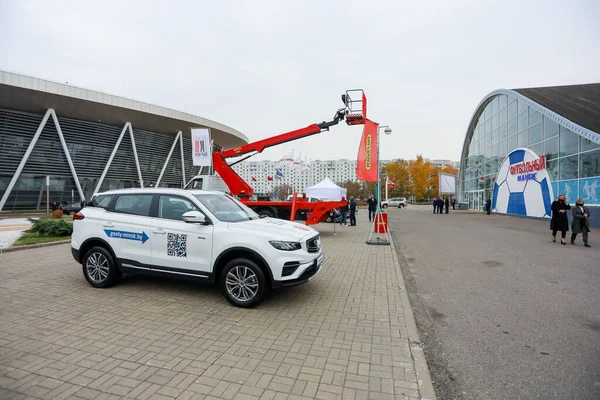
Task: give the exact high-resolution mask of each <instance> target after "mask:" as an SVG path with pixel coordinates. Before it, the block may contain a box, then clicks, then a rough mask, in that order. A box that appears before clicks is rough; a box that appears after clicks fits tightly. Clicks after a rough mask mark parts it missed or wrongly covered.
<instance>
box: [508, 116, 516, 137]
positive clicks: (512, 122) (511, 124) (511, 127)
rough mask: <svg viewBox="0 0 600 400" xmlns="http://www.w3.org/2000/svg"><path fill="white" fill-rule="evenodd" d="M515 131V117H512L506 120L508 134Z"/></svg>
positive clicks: (510, 134) (512, 133)
mask: <svg viewBox="0 0 600 400" xmlns="http://www.w3.org/2000/svg"><path fill="white" fill-rule="evenodd" d="M516 133H517V119H516V118H513V119H511V120H510V121H508V136H509V137H510V136H512V135H514V134H516Z"/></svg>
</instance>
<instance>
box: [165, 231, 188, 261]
mask: <svg viewBox="0 0 600 400" xmlns="http://www.w3.org/2000/svg"><path fill="white" fill-rule="evenodd" d="M167 255H169V256H173V257H187V235H183V234H181V235H180V234H177V233H168V234H167Z"/></svg>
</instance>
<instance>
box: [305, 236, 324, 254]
mask: <svg viewBox="0 0 600 400" xmlns="http://www.w3.org/2000/svg"><path fill="white" fill-rule="evenodd" d="M306 249H307V250H308V252H309V253H318V252H319V250H320V249H321V240H320V238H319V235H317V236H315V237H312V238H310V239H308V240H307V241H306Z"/></svg>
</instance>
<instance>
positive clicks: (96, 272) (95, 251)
mask: <svg viewBox="0 0 600 400" xmlns="http://www.w3.org/2000/svg"><path fill="white" fill-rule="evenodd" d="M82 268H83V276H85V279H86V280H87V281H88V283H89V284H90V285H92V286H94V287H97V288H107V287H110V286H112V285H114V284H115V283H117V282H118V281H119V279H121V272H120V271H119V269H118V268H117V266H116V265H115V260H114V259H113V256H112V254H110V252H109V251H108V250H106V249H105V248H104V247H99V246H97V247H92V248H91V249H90V250H89V251H88V252H87V253H86V254H85V256H84V257H83V262H82Z"/></svg>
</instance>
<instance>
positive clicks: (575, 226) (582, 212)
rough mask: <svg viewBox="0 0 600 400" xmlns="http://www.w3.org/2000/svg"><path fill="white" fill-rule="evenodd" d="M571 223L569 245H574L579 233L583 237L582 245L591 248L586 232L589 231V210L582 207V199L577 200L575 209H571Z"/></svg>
mask: <svg viewBox="0 0 600 400" xmlns="http://www.w3.org/2000/svg"><path fill="white" fill-rule="evenodd" d="M571 212H572V213H573V222H572V223H571V230H572V231H573V232H572V233H571V244H575V239H576V238H577V234H578V233H581V235H582V236H583V245H584V246H585V247H592V246H590V245H589V243H588V232H589V231H590V220H589V218H590V210H589V209H588V208H587V207H586V206H584V205H583V200H582V199H577V201H576V202H575V207H573V209H572V211H571Z"/></svg>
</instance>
